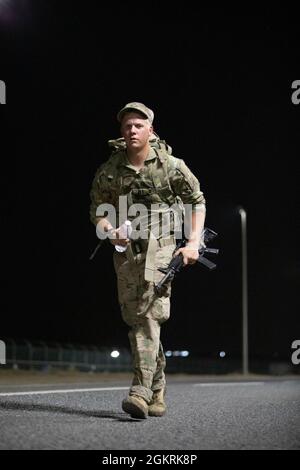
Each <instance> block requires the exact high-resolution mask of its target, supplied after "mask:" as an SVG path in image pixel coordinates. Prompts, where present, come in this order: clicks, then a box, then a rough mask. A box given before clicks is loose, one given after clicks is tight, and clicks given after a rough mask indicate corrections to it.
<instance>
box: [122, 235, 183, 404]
mask: <svg viewBox="0 0 300 470" xmlns="http://www.w3.org/2000/svg"><path fill="white" fill-rule="evenodd" d="M174 248H175V243H172V244H171V245H168V246H164V247H160V246H159V247H158V249H157V251H156V254H155V262H154V265H155V267H156V268H159V267H166V266H168V264H169V262H170V260H171V258H172V254H173V251H174ZM145 258H146V256H145V253H142V255H138V256H137V257H135V258H134V262H132V261H129V260H128V259H127V257H126V253H119V252H115V253H114V267H115V271H116V274H117V280H118V299H119V303H120V307H121V313H122V318H123V320H124V321H125V322H126V323H127V325H128V326H129V327H130V331H129V334H128V336H129V342H130V347H131V352H132V358H133V368H134V377H133V381H132V385H131V388H130V394H135V395H138V396H141V397H143V398H144V399H145V400H146V401H147V402H148V403H149V402H150V401H151V398H152V394H153V392H154V391H155V390H160V389H162V388H164V387H165V383H166V380H165V374H164V370H165V367H166V358H165V355H164V351H163V347H162V344H161V341H160V329H161V324H162V323H163V322H165V321H166V320H167V319H168V318H169V316H170V295H171V285H170V283H169V285H168V286H167V287H166V289H165V290H164V292H163V295H162V296H160V297H158V296H157V294H155V292H154V284H156V283H157V282H159V281H160V279H161V278H162V277H163V274H162V273H161V272H159V271H158V270H157V269H156V270H155V275H154V276H155V282H148V281H145V278H144V270H145Z"/></svg>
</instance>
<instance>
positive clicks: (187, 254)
mask: <svg viewBox="0 0 300 470" xmlns="http://www.w3.org/2000/svg"><path fill="white" fill-rule="evenodd" d="M180 253H181V254H182V257H183V263H184V265H185V266H187V265H188V264H195V263H197V261H198V258H199V252H198V248H195V247H189V246H185V247H184V248H179V250H177V251H176V252H175V253H174V256H178V255H179V254H180Z"/></svg>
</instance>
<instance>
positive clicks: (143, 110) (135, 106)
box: [117, 101, 154, 124]
mask: <svg viewBox="0 0 300 470" xmlns="http://www.w3.org/2000/svg"><path fill="white" fill-rule="evenodd" d="M131 111H137V112H138V113H140V114H142V115H143V116H145V118H146V119H149V122H150V124H152V123H153V119H154V112H153V111H152V109H150V108H147V106H145V105H144V104H143V103H137V102H136V101H134V102H132V103H127V104H126V105H125V106H124V108H122V109H121V111H119V112H118V114H117V119H118V121H119V122H122V119H123V116H124V114H126V113H129V112H131Z"/></svg>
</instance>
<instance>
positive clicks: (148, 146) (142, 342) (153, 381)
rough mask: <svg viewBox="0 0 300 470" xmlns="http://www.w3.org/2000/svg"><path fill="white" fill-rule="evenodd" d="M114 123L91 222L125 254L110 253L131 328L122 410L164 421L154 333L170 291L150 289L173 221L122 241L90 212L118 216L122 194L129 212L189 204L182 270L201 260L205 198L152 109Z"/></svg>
mask: <svg viewBox="0 0 300 470" xmlns="http://www.w3.org/2000/svg"><path fill="white" fill-rule="evenodd" d="M117 119H118V121H119V122H120V124H121V135H122V138H121V139H117V140H116V141H110V144H111V145H112V146H114V147H115V151H114V152H113V153H112V155H111V157H110V158H109V159H108V160H107V161H106V162H105V163H104V164H103V165H101V167H100V168H99V169H98V171H97V172H96V175H95V178H94V181H93V184H92V189H91V193H90V195H91V207H90V217H91V221H92V222H93V223H94V224H95V225H96V226H97V230H100V231H101V232H102V233H105V232H108V233H109V234H110V239H111V243H112V244H113V245H121V246H124V247H127V248H126V251H124V252H118V251H115V252H114V268H115V271H116V275H117V281H118V299H119V303H120V307H121V313H122V318H123V320H124V321H125V322H126V323H127V325H128V326H129V327H130V331H129V341H130V346H131V351H132V357H133V366H134V377H133V381H132V385H131V388H130V391H129V395H128V397H127V398H126V399H125V400H123V402H122V408H123V410H124V411H125V412H126V413H129V414H130V415H131V416H132V417H135V418H147V416H148V415H149V416H163V415H164V414H165V411H166V404H165V400H164V396H165V389H166V380H165V374H164V370H165V366H166V359H165V355H164V352H163V347H162V344H161V342H160V328H161V324H162V323H163V322H165V321H166V320H167V319H168V318H169V316H170V295H171V285H170V284H169V285H168V286H167V288H166V289H165V290H164V292H162V294H161V295H157V293H155V291H154V285H155V284H156V283H157V282H158V281H159V280H160V279H161V278H162V276H163V274H162V273H160V272H159V271H158V270H157V268H158V267H166V266H167V265H168V264H169V262H170V260H171V259H172V256H173V255H174V249H175V246H176V238H175V235H174V220H173V221H171V229H170V231H169V233H168V234H167V235H166V236H165V235H164V234H163V233H160V234H158V235H157V234H156V235H155V236H154V235H153V234H154V232H155V230H154V226H153V225H151V224H152V222H151V221H150V222H149V221H148V220H147V233H148V237H147V239H143V238H140V239H136V240H129V238H121V235H120V229H119V228H116V227H115V226H113V223H112V222H111V221H110V220H109V217H107V216H105V217H104V216H103V217H97V214H96V212H97V207H98V206H99V205H101V204H103V203H109V204H112V205H113V206H114V207H115V208H116V211H117V213H118V214H119V197H120V196H123V197H124V196H126V198H127V203H128V206H129V208H130V207H131V206H132V205H134V204H141V203H142V204H144V205H145V206H146V208H147V210H148V212H149V214H151V213H152V212H162V213H165V212H168V210H169V208H170V207H171V206H172V205H173V204H176V202H177V201H178V200H181V201H182V202H183V203H184V204H190V205H191V207H192V216H191V230H190V234H189V237H188V242H187V244H186V246H185V247H184V248H180V249H179V250H178V251H177V252H176V253H175V255H178V254H179V253H181V254H182V256H183V259H184V264H185V265H188V264H194V263H195V262H196V261H197V259H198V256H199V254H198V249H199V246H200V244H201V233H202V230H203V227H204V221H205V199H204V196H203V193H202V192H201V191H200V185H199V182H198V180H197V178H196V177H195V176H194V175H193V174H192V172H191V171H190V170H189V169H188V167H187V166H186V165H185V163H184V161H183V160H180V159H178V158H175V157H173V156H172V155H171V154H170V148H169V147H168V146H167V144H165V142H164V141H160V140H159V138H158V136H156V135H155V134H154V132H153V126H152V123H153V119H154V113H153V111H152V110H151V109H149V108H148V107H146V106H145V105H144V104H142V103H137V102H134V103H128V104H126V106H125V107H124V108H122V109H121V110H120V111H119V113H118V115H117ZM154 204H155V205H156V206H155V207H156V208H157V205H158V204H161V205H162V207H163V209H161V210H160V209H158V210H157V209H155V210H153V207H154V206H153V205H154ZM166 208H167V209H166ZM172 223H173V225H172ZM119 225H120V224H119Z"/></svg>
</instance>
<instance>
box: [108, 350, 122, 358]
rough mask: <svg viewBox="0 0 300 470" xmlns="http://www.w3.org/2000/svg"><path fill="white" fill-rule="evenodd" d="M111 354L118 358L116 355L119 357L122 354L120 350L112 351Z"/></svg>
mask: <svg viewBox="0 0 300 470" xmlns="http://www.w3.org/2000/svg"><path fill="white" fill-rule="evenodd" d="M110 355H111V357H113V358H116V357H119V356H120V353H119V351H112V352H111V353H110Z"/></svg>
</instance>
